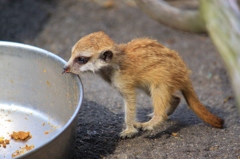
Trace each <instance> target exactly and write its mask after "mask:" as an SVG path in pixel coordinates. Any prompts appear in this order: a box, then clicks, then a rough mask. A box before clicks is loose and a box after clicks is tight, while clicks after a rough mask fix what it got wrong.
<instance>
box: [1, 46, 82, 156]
mask: <svg viewBox="0 0 240 159" xmlns="http://www.w3.org/2000/svg"><path fill="white" fill-rule="evenodd" d="M65 63H66V62H65V61H64V60H63V59H61V58H60V57H58V56H56V55H54V54H52V53H50V52H48V51H45V50H43V49H39V48H36V47H33V46H29V45H24V44H19V43H12V42H0V70H1V71H0V78H1V82H0V137H5V139H10V134H11V133H12V132H13V131H29V132H30V134H31V136H32V138H30V139H29V140H27V141H15V140H13V139H11V140H10V144H9V145H7V147H6V148H3V147H2V146H1V147H0V158H6V159H8V158H12V153H14V152H15V151H16V150H21V149H23V148H24V147H25V146H26V145H28V146H31V145H33V146H34V148H33V149H32V150H30V151H26V152H25V153H24V154H23V155H20V156H18V157H16V158H24V159H45V158H46V159H61V158H62V159H66V158H71V155H72V154H73V153H72V148H74V135H75V128H76V127H75V126H76V118H77V114H78V111H79V109H80V106H81V103H82V100H83V87H82V83H81V80H80V78H79V77H78V76H76V75H72V74H68V75H62V74H61V72H62V67H63V66H64V64H65Z"/></svg>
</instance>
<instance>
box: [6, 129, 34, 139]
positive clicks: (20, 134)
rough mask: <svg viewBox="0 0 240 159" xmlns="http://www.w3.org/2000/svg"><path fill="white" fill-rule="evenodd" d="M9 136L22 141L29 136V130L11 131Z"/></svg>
mask: <svg viewBox="0 0 240 159" xmlns="http://www.w3.org/2000/svg"><path fill="white" fill-rule="evenodd" d="M10 136H11V138H12V139H15V140H23V141H24V140H27V139H29V138H31V135H30V132H24V131H18V132H15V131H13V133H12V134H11V135H10Z"/></svg>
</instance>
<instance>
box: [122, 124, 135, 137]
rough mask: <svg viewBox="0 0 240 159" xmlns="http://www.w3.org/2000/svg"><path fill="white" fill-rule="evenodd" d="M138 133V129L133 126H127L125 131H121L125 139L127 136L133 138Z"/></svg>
mask: <svg viewBox="0 0 240 159" xmlns="http://www.w3.org/2000/svg"><path fill="white" fill-rule="evenodd" d="M137 133H138V130H137V129H135V128H134V127H133V128H127V129H125V130H124V131H122V132H121V133H120V137H121V138H123V139H125V138H132V137H133V136H135V135H136V134H137Z"/></svg>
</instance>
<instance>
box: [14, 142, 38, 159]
mask: <svg viewBox="0 0 240 159" xmlns="http://www.w3.org/2000/svg"><path fill="white" fill-rule="evenodd" d="M33 148H34V145H30V146H29V145H25V146H24V147H22V148H21V147H19V149H20V150H16V151H15V152H13V153H12V158H14V157H17V156H19V155H22V154H24V153H26V152H27V151H30V150H32V149H33Z"/></svg>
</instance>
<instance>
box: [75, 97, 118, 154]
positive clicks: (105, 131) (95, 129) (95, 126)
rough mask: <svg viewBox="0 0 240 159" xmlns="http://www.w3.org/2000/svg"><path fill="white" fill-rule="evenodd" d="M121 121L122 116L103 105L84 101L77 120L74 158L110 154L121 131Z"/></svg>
mask: <svg viewBox="0 0 240 159" xmlns="http://www.w3.org/2000/svg"><path fill="white" fill-rule="evenodd" d="M121 121H122V122H123V114H114V113H113V112H111V111H109V109H108V108H106V107H104V106H103V105H99V104H97V103H96V102H93V101H87V100H84V101H83V104H82V106H81V111H80V113H79V118H78V127H77V139H76V149H75V151H76V152H75V153H76V156H78V157H79V156H81V158H102V157H103V156H106V155H107V154H112V153H113V152H114V150H115V148H116V146H117V143H118V140H119V133H120V132H121V130H122V124H121V123H120V122H121ZM76 158H77V157H76Z"/></svg>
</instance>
